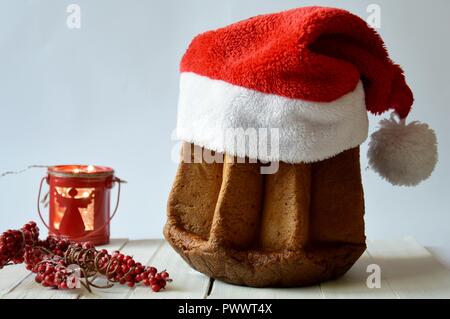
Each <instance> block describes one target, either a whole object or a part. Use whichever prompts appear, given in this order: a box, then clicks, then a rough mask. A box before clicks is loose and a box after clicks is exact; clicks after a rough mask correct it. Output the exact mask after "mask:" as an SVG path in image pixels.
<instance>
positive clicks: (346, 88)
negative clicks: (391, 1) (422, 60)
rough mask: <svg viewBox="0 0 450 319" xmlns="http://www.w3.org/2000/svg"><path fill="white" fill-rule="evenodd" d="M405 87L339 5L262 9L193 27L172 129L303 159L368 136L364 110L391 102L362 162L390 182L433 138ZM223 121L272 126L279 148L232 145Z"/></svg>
mask: <svg viewBox="0 0 450 319" xmlns="http://www.w3.org/2000/svg"><path fill="white" fill-rule="evenodd" d="M412 103H413V95H412V93H411V90H410V88H409V87H408V85H407V84H406V82H405V77H404V75H403V71H402V69H401V68H400V67H399V66H398V65H396V64H394V63H393V62H392V61H391V60H390V58H389V56H388V54H387V51H386V49H385V47H384V43H383V41H382V39H381V38H380V36H379V35H378V34H377V33H376V32H375V31H374V30H373V29H371V28H370V27H369V26H368V25H367V24H366V22H365V21H363V20H362V19H360V18H359V17H357V16H355V15H353V14H351V13H349V12H347V11H345V10H340V9H334V8H323V7H306V8H299V9H293V10H289V11H285V12H281V13H276V14H269V15H261V16H257V17H254V18H251V19H248V20H244V21H241V22H238V23H235V24H232V25H230V26H227V27H225V28H221V29H218V30H214V31H209V32H206V33H203V34H201V35H199V36H197V37H196V38H195V39H194V40H193V41H192V43H191V44H190V46H189V48H188V50H187V52H186V53H185V55H184V57H183V59H182V61H181V79H180V97H179V109H178V123H177V134H178V137H179V138H180V139H182V140H185V141H188V142H192V143H194V144H197V145H199V146H203V147H205V148H208V149H211V150H214V151H218V152H224V153H227V154H229V155H235V156H247V157H249V158H256V159H259V160H261V161H284V162H288V163H309V162H316V161H321V160H324V159H327V158H330V157H332V156H335V155H337V154H339V153H341V152H343V151H345V150H348V149H350V148H354V147H356V146H358V145H360V144H361V143H363V142H364V140H365V139H366V138H367V134H368V117H367V111H369V112H371V113H374V114H381V113H383V112H386V111H388V110H392V111H393V115H392V116H391V119H387V120H383V121H382V122H381V128H380V130H378V131H377V132H375V133H374V134H372V136H371V141H370V143H369V152H368V157H369V164H370V165H371V167H372V168H373V169H374V170H376V171H377V172H378V173H379V174H380V175H381V176H383V177H384V178H386V179H387V180H388V181H390V182H391V183H393V184H396V185H415V184H418V183H419V182H420V181H422V180H424V179H426V178H427V177H428V176H430V174H431V172H432V171H433V169H434V166H435V163H436V161H437V145H436V144H437V142H436V137H435V134H434V132H433V131H432V130H431V129H429V128H428V126H427V125H426V124H421V123H419V122H412V123H410V124H406V122H405V119H406V117H407V115H408V113H409V112H410V110H411V105H412ZM228 128H242V129H248V128H256V129H259V128H278V129H279V154H278V155H277V156H276V157H274V156H265V155H261V154H259V153H258V152H257V151H255V149H251V148H250V149H247V148H246V149H245V152H244V154H242V153H237V152H236V150H235V147H234V146H235V145H234V141H230V140H229V139H226V138H225V136H224V134H225V131H226V129H228Z"/></svg>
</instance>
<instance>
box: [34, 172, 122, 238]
mask: <svg viewBox="0 0 450 319" xmlns="http://www.w3.org/2000/svg"><path fill="white" fill-rule="evenodd" d="M47 179H48V176H44V177H42V179H41V182H40V183H39V192H38V198H37V211H38V214H39V218H40V219H41V222H42V223H43V224H44V226H45V227H46V228H47V229H48V230H49V231H50V232H54V231H56V233H58V235H59V236H60V235H61V234H60V233H59V231H58V230H56V229H54V230H51V229H50V226H49V225H48V223H47V222H46V221H45V219H44V217H43V216H42V213H41V193H42V185H43V184H44V181H45V180H47ZM112 182H113V183H115V182H116V183H117V184H118V186H117V187H118V188H117V199H116V206H115V207H114V211H113V213H112V214H111V215H110V216H109V217H108V219H107V221H106V222H105V223H104V224H103V225H102V226H101V227H100V228H98V229H96V230H94V231H92V232H90V233H89V234H87V235H85V236H80V237H72V238H71V239H72V240H73V239H75V240H76V239H80V238H86V237H87V238H89V236H92V235H94V234H96V233H98V232H100V231H101V230H103V229H104V228H105V227H106V226H107V225H109V224H111V220H112V219H113V218H114V216H115V215H116V213H117V211H118V209H119V202H120V184H125V183H127V182H126V181H125V180H123V179H120V178H118V177H116V176H114V177H113V181H112Z"/></svg>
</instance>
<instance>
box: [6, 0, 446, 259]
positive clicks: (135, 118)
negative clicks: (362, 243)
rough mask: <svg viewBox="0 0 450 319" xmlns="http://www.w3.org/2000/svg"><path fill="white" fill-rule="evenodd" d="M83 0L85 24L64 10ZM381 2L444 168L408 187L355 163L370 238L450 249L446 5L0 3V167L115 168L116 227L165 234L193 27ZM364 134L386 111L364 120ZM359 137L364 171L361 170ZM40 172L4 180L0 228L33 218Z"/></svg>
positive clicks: (139, 234) (270, 0)
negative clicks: (118, 190) (72, 24)
mask: <svg viewBox="0 0 450 319" xmlns="http://www.w3.org/2000/svg"><path fill="white" fill-rule="evenodd" d="M70 3H77V4H79V5H80V7H81V29H69V28H67V26H66V18H67V15H68V14H67V13H66V8H67V5H68V4H70ZM370 3H377V4H379V5H380V7H381V29H380V30H379V32H380V33H381V35H382V37H383V38H384V40H385V42H386V45H387V47H388V49H389V51H390V54H391V57H392V58H393V59H394V60H395V61H396V62H398V63H400V64H401V65H402V66H403V68H404V70H405V73H406V76H407V81H408V83H409V85H410V86H411V88H412V90H413V91H414V93H415V98H416V101H415V104H414V109H413V111H412V113H411V114H410V117H409V118H410V120H421V121H424V122H427V123H429V124H430V125H431V126H432V127H433V128H434V129H435V130H436V133H437V136H438V139H439V152H440V160H439V164H438V166H437V168H436V170H435V172H434V174H433V176H432V177H431V178H430V179H429V180H428V181H426V182H425V183H423V184H421V185H419V186H418V187H416V188H399V187H393V186H391V185H390V184H388V183H386V182H384V181H383V180H381V179H380V178H379V177H378V176H377V175H376V174H375V173H373V172H372V171H370V170H363V180H364V189H365V198H366V231H367V235H368V237H369V238H372V239H376V238H401V237H403V236H405V235H413V236H414V237H415V238H416V239H418V240H419V241H420V242H421V243H422V244H424V245H428V246H435V247H437V249H440V250H444V249H445V247H447V248H450V231H449V228H450V211H449V207H450V191H449V180H450V170H449V162H450V141H449V139H450V138H449V136H448V133H447V132H448V127H449V119H450V107H449V105H448V101H449V100H450V88H449V74H450V63H449V60H450V45H449V38H450V34H449V33H450V19H449V18H448V16H449V14H450V2H449V1H446V0H441V1H438V0H433V1H411V0H408V1H407V0H403V1H400V0H397V1H392V0H389V1H387V0H386V1H381V0H379V1H376V2H375V1H361V0H355V1H345V2H344V1H298V0H297V1H289V0H283V1H282V0H265V1H264V0H251V1H250V0H235V1H231V0H229V1H226V0H223V1H211V0H170V1H168V0H153V1H150V0H148V1H144V0H141V1H137V0H132V1H125V0H114V1H112V0H89V1H88V0H84V1H81V0H79V1H62V0H47V1H45V0H41V1H37V0H34V1H33V0H28V1H25V0H0V152H1V156H0V171H5V170H11V169H20V168H23V167H25V166H27V165H30V164H62V163H93V164H103V165H109V166H112V167H114V168H115V169H116V171H117V175H118V176H120V177H122V178H124V179H126V180H128V182H129V183H128V184H127V185H126V186H125V187H124V190H123V196H122V199H121V206H120V211H119V213H118V216H117V218H116V219H115V220H114V221H113V225H112V234H113V236H114V237H131V238H143V237H147V238H149V237H161V236H162V227H163V224H164V222H165V208H166V199H167V195H168V193H169V190H170V187H171V183H172V180H173V177H174V174H175V170H176V163H174V162H172V160H171V152H172V150H173V148H174V146H175V145H176V142H175V141H173V140H172V139H171V134H172V131H173V130H174V128H175V123H176V105H177V94H178V63H179V60H180V58H181V56H182V54H183V52H184V50H185V48H186V46H187V45H188V43H189V42H190V40H191V39H192V37H193V36H195V35H196V34H198V33H200V32H203V31H206V30H208V29H211V28H217V27H221V26H225V25H227V24H229V23H231V22H235V21H238V20H241V19H244V18H247V17H250V16H253V15H257V14H261V13H268V12H274V11H280V10H284V9H289V8H293V7H297V6H304V5H311V4H317V5H326V6H339V7H342V8H345V9H348V10H350V11H351V12H353V13H355V14H357V15H359V16H361V17H362V18H364V19H366V17H367V16H368V13H366V8H367V6H368V5H369V4H370ZM370 120H371V131H373V130H374V129H375V127H376V124H377V122H378V121H379V120H380V117H373V116H371V117H370ZM366 144H367V143H365V144H364V145H363V146H362V154H363V157H362V167H363V168H365V167H366V166H367V159H366V157H365V152H366V150H367V145H366ZM44 174H45V171H44V169H36V170H32V171H28V172H26V173H23V174H21V175H15V176H6V177H4V178H1V179H0V230H3V229H7V228H10V227H18V226H20V225H21V224H23V223H24V222H26V221H28V220H30V219H34V220H36V219H37V214H36V195H37V189H38V182H39V179H40V178H41V177H42V176H43V175H44Z"/></svg>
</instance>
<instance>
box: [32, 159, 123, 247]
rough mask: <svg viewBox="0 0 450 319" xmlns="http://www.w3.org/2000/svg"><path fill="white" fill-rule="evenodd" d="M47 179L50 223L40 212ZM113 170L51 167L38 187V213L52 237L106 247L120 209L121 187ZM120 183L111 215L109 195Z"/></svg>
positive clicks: (81, 166)
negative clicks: (113, 221)
mask: <svg viewBox="0 0 450 319" xmlns="http://www.w3.org/2000/svg"><path fill="white" fill-rule="evenodd" d="M44 180H45V181H46V182H47V184H48V185H49V193H48V195H49V198H48V199H49V222H48V224H47V223H46V222H45V220H44V218H43V217H42V214H41V210H40V202H41V190H42V185H43V182H44ZM122 182H123V181H122V180H121V179H119V178H118V177H116V176H114V170H113V169H112V168H109V167H104V166H93V165H58V166H51V167H49V168H48V171H47V176H45V177H43V178H42V180H41V183H40V186H39V195H38V212H39V216H40V217H41V220H42V222H43V223H44V225H45V226H46V227H47V228H48V230H49V235H51V236H56V237H61V238H66V239H69V240H73V241H77V242H84V241H91V242H92V243H94V244H95V245H101V244H107V243H108V242H109V238H110V227H109V226H110V222H111V219H112V218H113V217H114V216H115V214H116V212H117V209H118V207H119V199H120V184H121V183H122ZM115 183H117V184H118V190H117V200H116V205H115V208H114V211H113V213H112V214H111V215H110V193H111V189H112V188H113V186H114V184H115Z"/></svg>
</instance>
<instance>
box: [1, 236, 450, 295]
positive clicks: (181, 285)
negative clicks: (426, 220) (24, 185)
mask: <svg viewBox="0 0 450 319" xmlns="http://www.w3.org/2000/svg"><path fill="white" fill-rule="evenodd" d="M104 248H106V249H110V250H117V249H120V250H122V251H123V252H124V253H125V254H128V255H132V256H134V258H135V259H136V260H139V261H145V262H146V263H147V264H149V265H150V264H151V265H154V266H156V267H157V268H158V269H164V268H167V270H168V272H169V273H170V275H171V277H172V278H173V279H174V281H173V282H172V283H170V284H169V285H168V287H167V289H165V290H163V291H162V292H159V293H153V292H151V291H150V289H149V288H148V287H144V286H136V287H133V288H128V287H127V286H122V285H119V284H116V285H115V286H114V287H113V288H110V289H96V288H93V292H92V293H89V292H88V291H86V290H84V289H74V290H64V291H63V290H55V289H49V288H44V287H42V286H40V285H38V284H36V283H35V282H34V275H33V274H31V273H30V272H29V271H27V270H25V268H24V266H23V265H14V266H7V267H5V268H4V269H2V270H0V298H45V299H47V298H141V299H146V298H149V299H157V298H184V299H189V298H191V299H202V298H212V299H215V298H226V299H234V298H243V299H246V298H252V299H253V298H450V271H449V270H448V269H446V268H445V267H444V266H442V265H441V264H440V263H439V262H438V261H437V260H436V259H435V258H434V257H433V256H432V255H431V254H430V253H429V252H428V250H426V249H425V248H423V247H422V246H420V245H419V244H418V243H417V242H416V241H414V239H412V238H406V239H404V240H397V241H369V242H368V249H367V251H366V252H365V253H364V255H363V256H361V258H360V259H359V260H358V262H357V263H356V264H355V265H354V266H353V268H352V269H351V270H350V271H349V272H348V273H347V274H346V275H345V276H343V277H341V278H339V279H338V280H335V281H329V282H325V283H322V284H320V285H316V286H311V287H304V288H284V289H283V288H276V289H271V288H249V287H239V286H234V285H229V284H226V283H223V282H220V281H216V280H213V279H211V278H208V277H206V276H204V275H203V274H200V273H198V272H196V271H194V270H192V269H191V268H190V267H189V266H188V265H187V264H186V263H185V262H184V261H183V260H182V259H181V258H180V257H179V256H178V255H177V254H176V253H174V251H173V250H172V249H171V248H170V246H169V245H168V244H167V243H165V242H164V241H162V240H127V239H114V240H112V241H111V243H110V244H109V245H106V246H104ZM372 264H375V265H378V266H379V267H380V270H381V281H380V283H381V286H380V288H368V286H367V284H366V281H367V277H368V276H369V275H370V274H371V273H368V272H367V266H368V265H372ZM99 280H101V279H99Z"/></svg>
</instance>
